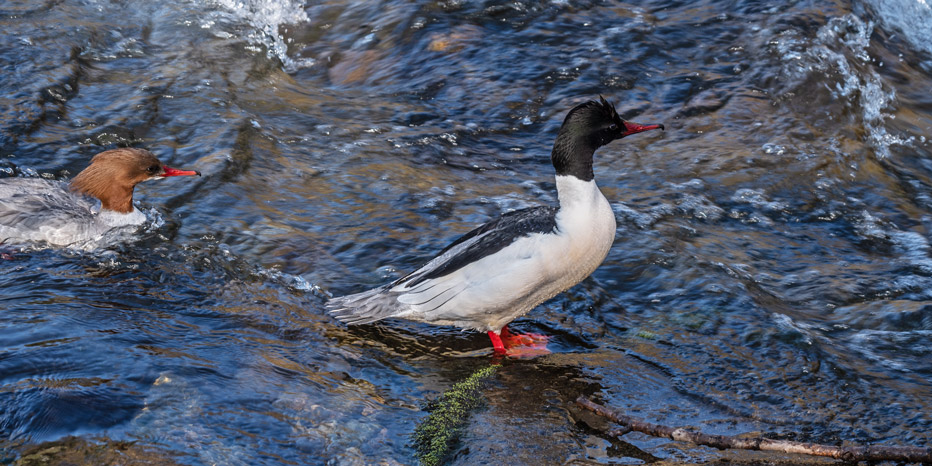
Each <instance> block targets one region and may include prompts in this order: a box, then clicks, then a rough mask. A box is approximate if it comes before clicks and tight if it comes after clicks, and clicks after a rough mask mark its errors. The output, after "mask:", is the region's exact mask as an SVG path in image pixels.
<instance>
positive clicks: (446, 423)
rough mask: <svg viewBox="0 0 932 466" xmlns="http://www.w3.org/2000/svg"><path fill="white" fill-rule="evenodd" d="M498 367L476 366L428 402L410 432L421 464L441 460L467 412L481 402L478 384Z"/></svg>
mask: <svg viewBox="0 0 932 466" xmlns="http://www.w3.org/2000/svg"><path fill="white" fill-rule="evenodd" d="M498 368H499V366H498V365H492V366H488V367H484V368H482V369H479V370H478V371H476V372H474V373H473V374H472V375H470V376H469V377H468V378H467V379H466V380H464V381H462V382H459V383H457V384H454V385H453V387H452V388H450V389H449V390H447V391H446V392H444V393H443V394H442V395H440V397H439V398H437V399H436V400H434V401H433V402H432V403H430V405H429V406H428V410H430V414H429V415H428V416H427V417H426V418H424V420H423V421H422V422H421V423H420V424H418V426H417V427H416V428H415V429H414V435H413V441H414V446H415V448H416V449H417V456H418V460H419V461H420V463H421V465H422V466H437V465H440V464H443V460H444V458H446V456H447V455H448V454H449V453H450V449H451V448H452V446H453V443H454V442H455V441H456V440H457V438H458V437H459V434H460V431H461V430H462V428H463V426H465V425H466V422H467V421H468V420H469V416H471V415H472V413H473V412H474V411H475V410H476V409H478V408H479V407H480V406H482V402H483V397H482V388H483V387H485V384H486V382H488V379H489V378H490V377H491V376H492V375H494V374H495V371H496V370H498Z"/></svg>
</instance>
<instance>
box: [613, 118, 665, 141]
mask: <svg viewBox="0 0 932 466" xmlns="http://www.w3.org/2000/svg"><path fill="white" fill-rule="evenodd" d="M652 129H660V130H663V125H642V124H638V123H635V122H633V121H626V122H625V132H624V134H622V135H621V137H625V136H629V135H631V134H634V133H643V132H644V131H650V130H652Z"/></svg>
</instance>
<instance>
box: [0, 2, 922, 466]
mask: <svg viewBox="0 0 932 466" xmlns="http://www.w3.org/2000/svg"><path fill="white" fill-rule="evenodd" d="M929 31H932V11H930V7H929V4H928V2H925V1H923V0H882V1H877V2H865V3H861V2H855V3H853V4H852V3H847V2H827V1H812V2H786V3H779V4H773V3H772V2H753V1H740V2H699V3H697V2H673V1H656V2H644V3H639V4H627V3H612V2H605V3H601V2H593V3H577V2H560V1H554V2H550V3H543V2H542V3H536V2H522V1H519V2H510V3H501V4H500V3H498V2H485V3H483V2H465V1H448V2H402V1H382V2H358V3H353V2H330V3H321V4H318V3H314V2H311V3H308V4H303V3H299V2H296V1H291V2H289V1H271V0H269V1H265V0H244V1H231V0H214V1H193V0H191V1H184V0H179V1H173V2H147V1H139V0H126V1H121V2H110V1H106V0H62V1H54V2H44V3H40V2H31V1H23V0H5V1H4V2H3V3H0V41H2V45H3V46H2V47H0V67H2V72H0V176H43V177H47V178H56V179H69V178H71V177H73V176H74V175H75V174H76V173H77V172H78V171H79V170H81V169H82V168H83V167H84V166H86V164H87V161H88V160H89V158H90V156H92V155H93V154H95V153H96V152H99V151H101V150H103V149H105V148H112V147H115V146H118V145H133V146H138V147H146V148H149V149H151V150H152V151H153V152H155V153H156V154H157V155H159V156H160V157H161V158H162V160H163V161H165V162H167V163H169V164H171V165H173V166H180V167H191V168H197V169H199V170H201V171H202V172H203V174H204V176H203V177H202V178H200V179H169V180H164V181H161V182H153V183H147V184H144V185H140V187H139V188H138V189H137V202H138V204H139V206H140V207H141V208H144V209H152V210H151V212H150V217H151V220H150V223H149V225H147V227H146V228H143V229H142V230H141V231H140V232H139V233H138V234H137V237H136V238H134V239H130V240H125V241H118V242H115V243H113V244H111V245H109V246H107V247H103V248H100V249H98V250H94V251H89V252H87V251H69V250H60V249H49V248H30V249H27V250H21V249H19V248H11V247H5V248H4V249H3V251H2V252H3V254H4V256H3V257H4V258H3V259H2V260H0V290H2V294H0V459H2V460H3V461H7V462H8V461H14V460H17V459H23V458H24V457H25V456H26V455H27V453H28V452H29V451H31V449H34V448H37V446H41V445H48V443H47V442H53V444H60V445H64V446H65V449H74V450H81V449H82V448H83V449H85V450H87V449H90V450H93V446H94V445H104V446H105V447H107V448H109V449H111V450H113V451H117V450H119V448H123V449H124V450H125V451H127V452H128V453H126V455H129V456H127V457H129V458H137V459H138V461H140V462H142V461H145V460H149V459H153V458H154V459H153V461H155V462H162V463H165V462H175V463H179V464H230V465H255V464H268V465H277V464H325V463H327V464H347V465H349V464H414V463H416V462H417V458H416V453H415V449H414V447H413V444H412V437H411V435H412V432H414V430H415V429H416V427H417V426H418V425H419V424H420V423H422V422H423V420H424V419H425V417H426V416H427V413H428V411H427V408H428V407H429V403H428V402H429V401H430V400H434V399H436V398H437V397H438V396H439V395H440V394H441V393H443V392H444V391H446V390H448V389H450V387H452V386H453V385H454V384H456V383H457V382H460V381H462V380H465V379H466V378H468V377H469V376H470V375H471V374H474V373H476V371H478V370H480V369H483V368H485V367H488V366H489V365H490V364H494V363H495V361H493V359H492V357H491V348H490V346H489V343H488V338H487V337H486V336H485V335H482V334H478V333H470V332H460V331H459V330H458V329H453V328H443V327H433V326H429V325H422V324H413V323H410V322H403V321H395V322H391V321H390V322H384V323H380V324H378V325H370V326H363V327H358V328H347V327H346V326H344V325H342V324H340V323H339V322H337V321H335V320H333V319H332V318H330V317H329V316H328V315H327V314H326V312H325V311H324V309H323V302H324V299H325V297H326V296H329V295H339V294H345V293H350V292H356V291H361V290H363V289H366V288H368V287H372V286H376V285H378V284H381V283H384V282H386V281H389V280H391V279H392V278H395V277H398V276H400V275H402V274H404V273H406V272H409V271H411V270H413V269H414V268H416V267H417V266H419V265H420V264H421V263H423V262H424V261H425V260H427V259H429V258H430V257H431V256H432V254H435V253H436V252H438V251H439V250H440V249H441V248H442V247H443V246H444V245H445V244H447V243H448V242H449V241H452V240H453V239H455V238H456V237H457V236H459V235H460V234H462V233H465V232H466V231H468V230H469V229H471V228H472V227H473V226H475V225H477V224H479V223H481V222H484V221H486V220H488V219H490V218H493V217H495V216H497V215H499V214H501V213H502V212H506V211H509V210H512V209H517V208H521V207H526V206H532V205H539V204H546V203H553V202H555V193H554V182H553V170H552V167H551V166H550V162H549V151H550V147H551V144H552V142H553V138H554V136H555V134H556V131H557V129H558V128H559V124H560V122H561V121H562V118H563V116H564V114H565V112H566V111H567V110H568V109H569V108H571V107H572V106H573V105H575V104H578V103H580V102H583V101H585V100H588V99H592V98H595V97H597V96H598V95H600V94H601V95H603V96H605V97H606V98H607V99H609V100H611V101H614V102H615V103H616V105H617V107H618V108H619V111H620V112H622V114H623V116H624V117H626V118H629V119H632V120H635V121H638V122H641V123H664V124H665V125H666V128H667V129H666V131H665V132H663V133H659V132H658V133H656V134H655V133H654V132H651V133H645V134H643V135H637V136H633V137H631V138H627V139H625V140H623V141H617V142H615V143H613V144H611V145H610V146H608V147H605V148H603V149H602V150H600V151H599V152H598V153H597V154H596V160H595V172H596V179H597V181H598V182H599V184H600V186H601V187H602V189H603V191H604V192H605V194H606V196H607V197H608V198H609V200H610V201H611V203H612V205H613V207H614V209H615V212H616V215H617V219H618V232H617V236H616V238H615V245H614V247H613V248H612V250H611V252H610V254H609V256H608V258H607V259H606V261H605V263H604V264H603V265H602V267H601V268H599V269H598V270H597V271H596V272H595V273H594V274H593V275H592V276H591V277H590V278H588V279H587V280H585V281H584V282H582V283H581V284H579V285H577V286H576V287H574V288H572V289H570V290H569V291H568V292H566V293H564V294H563V295H561V296H559V297H557V298H555V299H553V300H551V301H549V302H547V303H545V304H542V305H541V306H539V307H538V308H537V309H535V310H534V311H532V312H531V313H530V314H529V315H527V316H525V317H524V318H522V319H519V320H518V321H516V322H515V324H514V327H515V328H516V329H517V330H520V331H534V332H543V333H548V334H551V335H554V340H553V341H552V343H551V344H550V348H551V350H552V351H553V353H552V354H550V355H546V356H542V357H539V358H535V359H522V360H506V361H504V362H502V365H501V367H499V368H498V369H497V371H496V372H495V373H494V375H493V376H492V377H491V378H490V380H489V381H488V385H487V386H486V387H485V388H484V389H483V392H482V393H483V397H484V407H483V408H481V409H480V410H478V411H476V412H474V413H473V415H472V416H471V417H470V418H469V419H468V423H467V424H466V426H465V427H464V429H463V431H462V433H461V435H460V438H459V441H458V442H457V443H456V444H455V445H453V453H452V455H451V456H450V457H449V458H448V459H449V461H450V462H452V463H454V464H462V465H467V464H469V465H472V464H590V463H594V464H606V463H639V462H642V461H643V460H644V459H645V458H650V455H653V456H655V457H660V458H666V459H671V460H675V461H689V462H701V461H712V460H715V459H718V458H722V457H732V456H734V455H735V453H731V452H719V451H715V450H711V449H705V448H701V447H694V446H690V445H684V444H676V443H671V442H670V441H665V440H658V439H653V438H649V437H646V436H642V435H639V434H629V435H627V436H625V437H623V439H622V440H621V441H619V440H616V439H613V438H611V437H608V436H606V435H605V434H604V433H602V431H601V430H600V429H601V426H600V425H599V424H598V423H597V422H595V421H594V420H593V419H592V418H591V417H586V416H584V415H582V414H581V413H580V412H579V410H578V409H576V408H575V407H574V406H573V400H575V399H576V398H577V397H578V396H580V395H587V396H591V397H593V398H595V399H597V400H599V401H602V402H605V403H607V404H611V405H613V406H615V407H617V408H619V409H623V410H625V411H626V412H628V413H629V414H633V415H636V416H639V417H642V418H644V419H647V420H649V421H652V422H658V423H662V424H667V425H686V426H694V427H697V428H701V429H703V430H705V431H707V432H710V433H722V434H740V433H745V432H757V431H764V432H773V433H775V434H776V435H778V436H781V437H783V438H792V439H798V440H803V441H813V442H822V443H831V444H837V443H839V442H841V441H849V442H861V443H883V444H891V445H892V444H899V445H928V443H929V441H930V440H932V357H930V354H932V247H930V242H929V236H930V232H932V153H930V143H929V141H928V137H929V135H930V127H932V94H930V93H929V89H930V88H932V49H930V46H929V43H930V35H929ZM626 442H627V443H626ZM628 443H629V444H630V445H628ZM75 445H78V446H75ZM632 446H633V447H636V449H634V448H632ZM114 449H115V450H114ZM637 449H640V450H637ZM81 451H84V450H81ZM120 451H123V450H120ZM75 454H76V455H77V456H78V457H79V458H84V459H80V460H79V461H78V462H83V463H85V464H97V463H98V462H99V461H102V460H99V459H98V460H95V459H89V458H91V456H90V453H88V454H87V455H86V456H81V455H83V453H75ZM751 457H752V458H753V457H754V456H751ZM757 457H758V458H759V457H760V456H757ZM125 458H126V457H124V461H127V460H126V459H125Z"/></svg>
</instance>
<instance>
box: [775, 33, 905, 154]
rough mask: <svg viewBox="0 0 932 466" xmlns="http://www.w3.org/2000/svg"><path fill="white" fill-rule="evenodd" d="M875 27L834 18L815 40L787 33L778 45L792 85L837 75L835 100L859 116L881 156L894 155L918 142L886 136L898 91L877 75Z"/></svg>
mask: <svg viewBox="0 0 932 466" xmlns="http://www.w3.org/2000/svg"><path fill="white" fill-rule="evenodd" d="M873 30H874V24H873V23H872V22H869V21H868V22H864V21H862V20H861V19H860V18H858V17H857V16H855V15H853V14H847V15H844V16H841V17H838V18H832V19H831V20H829V21H828V23H826V24H825V25H824V26H822V27H821V28H820V29H819V31H818V33H817V34H816V37H815V38H813V39H808V38H801V37H799V36H798V35H797V33H796V32H795V31H784V32H783V33H781V34H780V35H779V37H778V38H776V39H775V40H774V42H773V43H774V45H775V46H776V49H777V51H778V53H779V54H780V55H781V56H782V57H783V58H784V60H783V63H784V73H786V75H787V77H789V78H791V80H793V81H796V82H805V81H806V79H805V78H807V77H813V76H815V77H819V79H820V80H822V79H823V78H822V77H823V76H837V78H836V79H838V81H837V82H835V84H834V86H831V87H829V88H828V90H829V91H830V92H831V93H832V94H833V97H835V98H836V99H838V101H839V102H842V103H844V104H845V105H846V106H848V107H849V108H850V109H851V110H852V111H853V112H854V113H855V114H857V115H860V117H861V121H862V124H863V125H864V128H865V129H866V130H867V134H868V136H867V141H866V142H867V143H868V144H870V145H871V147H873V148H874V149H875V150H876V152H877V156H878V157H880V158H885V157H889V156H890V147H891V146H893V145H910V144H911V143H912V141H913V139H914V138H912V137H910V138H903V137H900V136H897V135H894V134H890V132H889V131H887V129H886V127H885V125H884V121H885V120H886V119H890V118H893V114H892V113H891V112H890V110H892V109H893V107H894V106H895V105H896V92H895V91H894V89H893V88H892V87H890V86H885V85H884V83H883V80H882V79H881V77H880V75H879V74H878V73H877V72H876V71H875V70H874V67H875V66H878V65H877V64H876V63H875V62H874V60H873V59H872V58H871V57H870V54H869V53H868V51H867V50H868V46H869V45H870V37H871V34H872V32H873Z"/></svg>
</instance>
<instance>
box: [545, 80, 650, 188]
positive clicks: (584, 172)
mask: <svg viewBox="0 0 932 466" xmlns="http://www.w3.org/2000/svg"><path fill="white" fill-rule="evenodd" d="M658 128H659V129H663V125H641V124H638V123H634V122H631V121H625V120H623V119H621V117H620V116H618V112H617V111H615V106H614V105H612V104H610V103H608V101H606V100H605V99H604V98H602V97H601V96H599V101H598V102H596V101H594V100H590V101H589V102H586V103H583V104H579V105H577V106H575V107H573V109H572V110H570V112H569V113H568V114H567V115H566V119H564V120H563V126H561V127H560V132H559V133H557V140H556V142H554V144H553V153H552V154H551V156H550V158H551V160H552V161H553V168H555V169H556V171H557V175H573V176H575V177H577V178H579V179H581V180H583V181H590V180H592V179H593V177H594V175H593V173H592V154H594V153H595V150H596V149H598V148H599V147H602V146H604V145H606V144H608V143H610V142H612V141H614V140H616V139H621V138H623V137H625V136H628V135H631V134H634V133H640V132H642V131H648V130H652V129H658Z"/></svg>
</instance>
